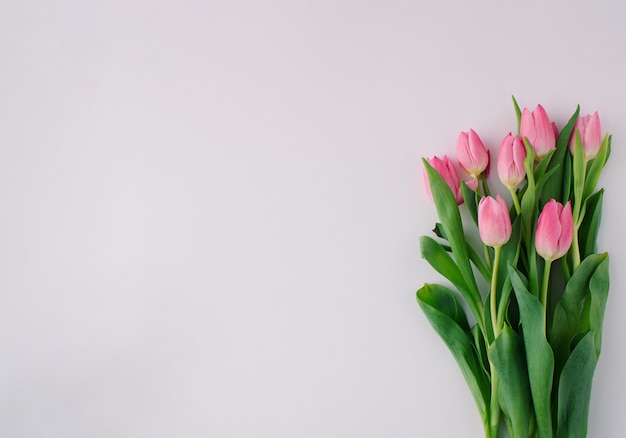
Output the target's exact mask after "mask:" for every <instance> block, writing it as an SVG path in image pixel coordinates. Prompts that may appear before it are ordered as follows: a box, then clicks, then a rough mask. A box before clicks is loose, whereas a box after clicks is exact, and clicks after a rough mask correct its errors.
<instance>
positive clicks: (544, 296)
mask: <svg viewBox="0 0 626 438" xmlns="http://www.w3.org/2000/svg"><path fill="white" fill-rule="evenodd" d="M550 266H552V260H546V264H545V265H544V267H543V280H542V282H541V306H542V307H543V310H544V311H545V312H546V321H547V320H548V287H549V283H550Z"/></svg>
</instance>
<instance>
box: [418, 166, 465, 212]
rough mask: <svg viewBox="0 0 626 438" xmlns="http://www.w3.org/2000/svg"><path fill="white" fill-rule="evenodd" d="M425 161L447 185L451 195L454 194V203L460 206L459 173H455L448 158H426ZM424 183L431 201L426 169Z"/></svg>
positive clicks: (431, 196)
mask: <svg viewBox="0 0 626 438" xmlns="http://www.w3.org/2000/svg"><path fill="white" fill-rule="evenodd" d="M426 161H428V164H430V165H431V166H433V168H434V169H435V170H436V171H437V172H439V175H441V177H442V178H443V179H444V181H445V182H446V183H447V184H448V186H449V187H450V190H452V193H453V194H454V198H455V199H456V203H457V204H462V203H463V194H462V193H461V179H460V178H459V173H458V172H457V170H456V167H454V163H453V162H452V160H451V159H450V158H448V156H447V155H444V156H443V158H439V157H433V158H427V159H426ZM424 183H425V185H426V193H428V196H429V197H430V199H433V194H432V192H431V190H430V182H429V181H428V174H427V173H426V169H424Z"/></svg>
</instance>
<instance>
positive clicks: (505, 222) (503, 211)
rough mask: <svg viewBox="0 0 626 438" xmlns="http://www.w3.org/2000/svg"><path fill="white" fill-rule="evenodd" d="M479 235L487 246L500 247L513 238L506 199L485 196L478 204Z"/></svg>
mask: <svg viewBox="0 0 626 438" xmlns="http://www.w3.org/2000/svg"><path fill="white" fill-rule="evenodd" d="M478 233H479V234H480V239H481V240H482V241H483V243H484V244H485V245H487V246H493V247H494V248H496V247H500V246H502V245H504V244H505V243H506V242H508V241H509V238H510V237H511V217H510V216H509V208H508V207H507V205H506V203H505V202H504V199H502V198H501V197H500V195H498V197H497V198H496V199H494V198H492V197H491V196H485V197H484V198H482V199H481V200H480V203H479V204H478Z"/></svg>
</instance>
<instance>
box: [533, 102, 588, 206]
mask: <svg viewBox="0 0 626 438" xmlns="http://www.w3.org/2000/svg"><path fill="white" fill-rule="evenodd" d="M579 113H580V105H578V106H577V107H576V111H574V114H572V116H571V117H570V119H569V121H568V122H567V124H566V125H565V126H564V127H563V129H561V132H559V136H558V138H557V140H556V151H555V152H554V155H552V158H551V159H550V166H549V167H548V169H549V170H550V169H556V171H555V173H554V178H551V179H550V181H548V182H547V183H546V185H545V187H544V189H543V192H542V195H541V200H542V204H545V203H546V202H548V201H549V200H550V199H551V198H554V199H557V200H559V201H560V202H562V203H565V202H566V200H565V199H564V198H561V195H562V193H563V190H564V188H565V186H567V190H568V191H569V184H570V181H569V179H568V178H567V175H566V170H567V164H566V162H567V159H568V155H569V150H568V149H569V147H568V145H569V139H570V137H571V136H572V132H573V130H574V126H575V125H576V120H577V119H578V114H579Z"/></svg>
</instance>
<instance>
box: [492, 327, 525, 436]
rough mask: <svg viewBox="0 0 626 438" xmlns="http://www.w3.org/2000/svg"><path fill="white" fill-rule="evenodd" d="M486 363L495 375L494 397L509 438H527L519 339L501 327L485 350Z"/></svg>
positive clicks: (516, 335)
mask: <svg viewBox="0 0 626 438" xmlns="http://www.w3.org/2000/svg"><path fill="white" fill-rule="evenodd" d="M488 355H489V360H490V361H491V363H492V364H493V367H494V368H495V371H496V373H497V374H498V377H499V380H500V385H499V387H498V397H499V400H500V407H501V408H502V412H504V414H505V415H506V416H507V417H508V418H509V420H510V424H511V430H510V431H509V432H510V433H511V437H512V438H528V428H529V425H530V388H529V386H528V373H527V370H526V359H525V357H524V344H523V342H522V339H521V338H520V336H519V335H518V334H517V333H515V332H514V331H513V329H511V328H510V327H509V326H505V327H504V329H503V330H502V332H500V334H499V335H498V338H497V339H496V341H495V342H494V343H493V344H492V345H491V347H489V351H488Z"/></svg>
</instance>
